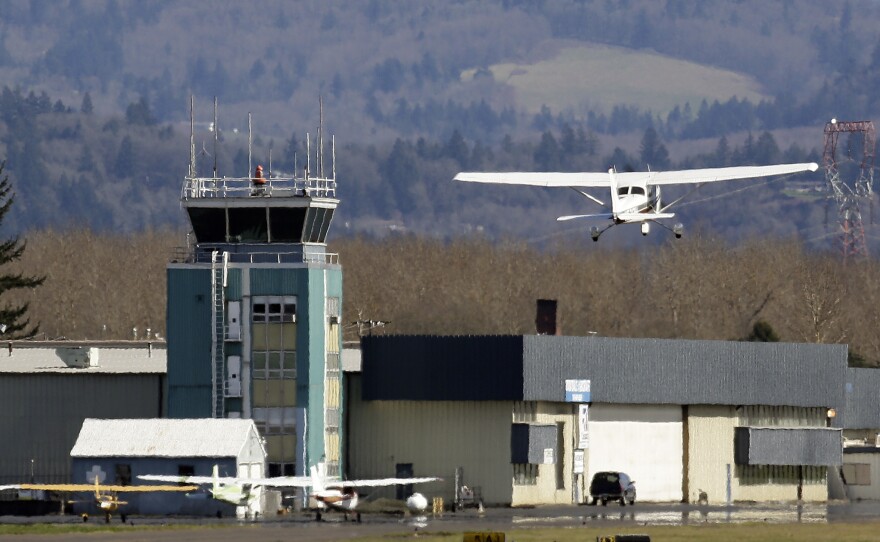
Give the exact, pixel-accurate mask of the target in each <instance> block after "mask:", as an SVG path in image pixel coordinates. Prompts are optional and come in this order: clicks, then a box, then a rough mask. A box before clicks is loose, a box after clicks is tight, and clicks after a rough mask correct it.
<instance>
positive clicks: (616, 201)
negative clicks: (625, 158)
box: [608, 167, 620, 215]
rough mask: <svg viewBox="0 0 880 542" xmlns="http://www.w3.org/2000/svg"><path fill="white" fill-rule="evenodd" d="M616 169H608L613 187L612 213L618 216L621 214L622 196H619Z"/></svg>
mask: <svg viewBox="0 0 880 542" xmlns="http://www.w3.org/2000/svg"><path fill="white" fill-rule="evenodd" d="M616 173H617V172H616V171H614V168H613V167H611V168H608V178H609V181H610V185H611V212H612V213H613V214H614V215H616V214H617V213H618V212H620V196H619V195H618V194H617V177H615V175H616Z"/></svg>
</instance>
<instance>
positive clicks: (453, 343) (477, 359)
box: [361, 335, 523, 401]
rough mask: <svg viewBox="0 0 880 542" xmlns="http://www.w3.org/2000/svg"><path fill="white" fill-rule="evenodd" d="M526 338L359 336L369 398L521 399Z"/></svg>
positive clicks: (440, 399) (429, 399)
mask: <svg viewBox="0 0 880 542" xmlns="http://www.w3.org/2000/svg"><path fill="white" fill-rule="evenodd" d="M522 344H523V338H522V337H521V336H494V337H437V336H393V335H385V336H372V337H362V338H361V351H362V356H363V375H364V381H363V382H364V384H363V386H364V399H365V400H414V401H415V400H420V401H467V400H469V401H519V400H522V399H523V397H522V394H523V358H522Z"/></svg>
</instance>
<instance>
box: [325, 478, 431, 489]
mask: <svg viewBox="0 0 880 542" xmlns="http://www.w3.org/2000/svg"><path fill="white" fill-rule="evenodd" d="M442 479H443V478H437V477H436V476H430V477H425V478H381V479H378V480H337V481H335V482H327V484H326V485H327V487H332V488H342V487H382V486H394V485H408V484H424V483H427V482H436V481H439V480H442Z"/></svg>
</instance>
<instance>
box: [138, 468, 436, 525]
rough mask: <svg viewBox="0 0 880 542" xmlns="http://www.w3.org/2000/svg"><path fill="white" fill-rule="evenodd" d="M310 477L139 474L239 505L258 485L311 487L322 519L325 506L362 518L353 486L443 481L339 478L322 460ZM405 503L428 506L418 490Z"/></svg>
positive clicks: (249, 499) (419, 507)
mask: <svg viewBox="0 0 880 542" xmlns="http://www.w3.org/2000/svg"><path fill="white" fill-rule="evenodd" d="M309 470H310V472H311V476H278V477H273V478H233V477H221V476H219V475H218V471H217V466H216V465H215V466H214V475H213V476H166V475H154V474H147V475H142V476H138V478H140V479H141V480H152V481H158V482H177V483H183V484H197V485H210V488H209V489H208V490H209V491H210V492H211V494H212V495H213V497H214V498H215V499H218V500H222V501H226V502H231V503H233V504H236V505H239V506H249V507H250V506H252V505H253V504H254V502H253V500H254V498H255V497H256V493H255V492H254V491H253V489H254V488H257V487H271V488H297V487H300V488H305V489H308V490H310V493H311V495H312V496H313V497H314V498H315V503H316V506H317V511H316V516H315V519H316V520H318V521H320V520H321V512H322V511H323V510H324V509H328V508H329V509H335V510H339V511H341V512H343V513H345V515H346V518H347V517H348V513H349V512H353V513H355V514H356V517H357V520H358V521H360V520H361V515H360V512H358V511H357V505H358V502H359V498H360V496H359V495H358V493H357V491H356V488H360V487H382V486H392V485H409V484H423V483H427V482H434V481H438V480H442V478H437V477H422V478H381V479H376V480H341V479H339V478H332V477H328V476H327V469H326V465H325V464H324V463H319V464H317V465H313V466H312V467H311V469H309ZM406 506H407V508H409V510H410V511H412V512H423V511H424V510H425V509H426V508H427V506H428V500H427V499H426V498H425V496H424V495H422V494H421V493H414V494H413V495H411V496H410V497H409V498H408V499H407V500H406Z"/></svg>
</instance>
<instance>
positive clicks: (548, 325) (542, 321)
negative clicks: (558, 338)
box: [535, 299, 562, 335]
mask: <svg viewBox="0 0 880 542" xmlns="http://www.w3.org/2000/svg"><path fill="white" fill-rule="evenodd" d="M535 329H536V331H537V332H538V335H561V334H562V330H561V329H560V328H559V326H558V325H557V322H556V300H555V299H539V300H538V308H537V313H536V316H535Z"/></svg>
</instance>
